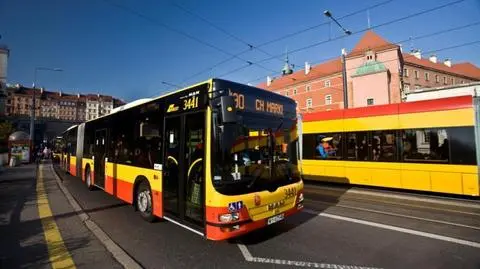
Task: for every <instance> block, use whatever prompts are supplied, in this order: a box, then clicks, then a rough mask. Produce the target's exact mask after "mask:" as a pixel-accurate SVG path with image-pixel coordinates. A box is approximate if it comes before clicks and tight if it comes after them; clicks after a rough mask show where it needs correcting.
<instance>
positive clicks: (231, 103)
mask: <svg viewBox="0 0 480 269" xmlns="http://www.w3.org/2000/svg"><path fill="white" fill-rule="evenodd" d="M220 107H221V110H222V122H223V123H236V122H237V111H236V109H235V99H233V96H222V97H220Z"/></svg>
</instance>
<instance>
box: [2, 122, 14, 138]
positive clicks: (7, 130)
mask: <svg viewBox="0 0 480 269" xmlns="http://www.w3.org/2000/svg"><path fill="white" fill-rule="evenodd" d="M12 132H13V125H12V123H10V122H8V121H4V122H0V141H4V140H5V141H6V140H7V139H8V136H9V135H10V134H11V133H12Z"/></svg>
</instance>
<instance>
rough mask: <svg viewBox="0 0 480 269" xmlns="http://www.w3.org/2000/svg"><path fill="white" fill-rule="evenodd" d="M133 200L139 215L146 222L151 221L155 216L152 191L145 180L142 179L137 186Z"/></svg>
mask: <svg viewBox="0 0 480 269" xmlns="http://www.w3.org/2000/svg"><path fill="white" fill-rule="evenodd" d="M135 201H136V203H137V204H136V208H137V210H138V211H139V212H140V216H141V217H142V218H143V219H144V220H146V221H148V222H153V221H154V220H155V216H154V215H153V203H152V191H151V190H150V186H149V185H148V183H147V182H145V181H142V182H141V183H140V186H138V189H137V193H136V197H135Z"/></svg>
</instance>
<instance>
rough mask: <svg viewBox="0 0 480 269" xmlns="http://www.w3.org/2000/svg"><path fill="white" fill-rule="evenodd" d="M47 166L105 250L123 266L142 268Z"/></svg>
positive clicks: (135, 268)
mask: <svg viewBox="0 0 480 269" xmlns="http://www.w3.org/2000/svg"><path fill="white" fill-rule="evenodd" d="M49 168H50V171H52V173H53V175H54V176H55V180H56V181H57V185H58V186H59V188H60V190H62V192H63V194H64V195H65V197H66V198H67V200H68V202H69V203H70V205H71V206H72V207H73V210H74V211H75V213H77V216H78V217H79V218H80V219H81V220H82V222H83V223H84V224H85V226H87V228H88V229H89V230H90V231H91V232H92V233H93V234H94V235H95V237H96V238H97V239H98V240H99V241H100V243H102V244H103V246H105V248H106V249H107V251H108V252H110V254H112V256H113V257H114V259H115V260H116V261H117V262H119V263H120V264H121V265H122V266H123V267H124V268H128V269H143V267H142V266H141V265H140V264H139V263H138V262H137V261H135V260H134V259H133V258H132V257H130V255H128V253H127V252H125V250H123V249H122V248H121V247H120V246H119V245H118V244H117V243H115V242H114V241H113V240H112V239H111V238H110V237H109V236H108V235H107V233H105V231H103V230H102V228H100V226H98V225H97V224H96V223H95V222H94V221H93V220H91V219H90V216H89V215H88V214H87V213H85V212H84V211H83V209H82V208H81V207H80V205H79V204H78V203H77V201H76V200H75V198H73V196H72V194H71V193H70V192H69V191H68V189H67V188H66V187H65V186H63V184H62V180H61V179H60V176H58V175H57V172H56V171H55V169H54V168H53V165H52V164H50V165H49Z"/></svg>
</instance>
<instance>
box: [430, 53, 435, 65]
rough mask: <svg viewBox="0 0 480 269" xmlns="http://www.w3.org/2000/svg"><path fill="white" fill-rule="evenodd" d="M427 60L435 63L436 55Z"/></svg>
mask: <svg viewBox="0 0 480 269" xmlns="http://www.w3.org/2000/svg"><path fill="white" fill-rule="evenodd" d="M429 60H430V62H432V63H437V55H435V54H432V55H430V58H429Z"/></svg>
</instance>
